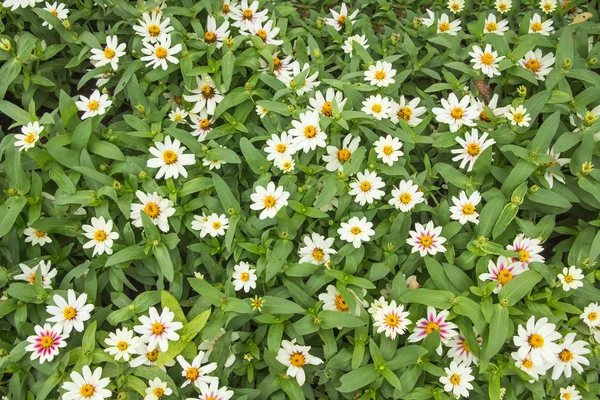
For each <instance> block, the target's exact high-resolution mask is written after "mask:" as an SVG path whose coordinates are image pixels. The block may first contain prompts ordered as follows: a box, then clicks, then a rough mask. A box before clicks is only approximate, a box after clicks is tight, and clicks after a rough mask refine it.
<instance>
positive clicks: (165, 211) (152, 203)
mask: <svg viewBox="0 0 600 400" xmlns="http://www.w3.org/2000/svg"><path fill="white" fill-rule="evenodd" d="M135 195H136V196H137V198H138V199H139V200H140V202H141V204H132V205H131V219H132V220H133V223H132V224H133V226H135V227H138V228H141V227H142V226H143V224H142V217H141V215H140V213H141V212H142V211H143V212H145V213H146V214H147V215H148V216H149V217H150V220H151V221H152V223H154V225H156V226H158V229H160V230H161V231H163V232H168V231H169V217H171V216H172V215H173V214H175V209H174V208H173V202H172V201H171V200H169V199H165V198H162V197H160V196H159V195H158V193H156V192H154V193H152V194H150V195H148V194H146V193H144V192H142V191H141V190H138V191H137V192H135Z"/></svg>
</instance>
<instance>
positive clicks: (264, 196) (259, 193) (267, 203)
mask: <svg viewBox="0 0 600 400" xmlns="http://www.w3.org/2000/svg"><path fill="white" fill-rule="evenodd" d="M289 197H290V193H289V192H286V191H284V190H283V186H275V183H273V182H269V183H268V184H267V187H266V188H264V187H262V186H256V188H255V189H254V193H252V194H251V195H250V199H251V200H252V201H253V202H254V203H252V204H251V205H250V208H251V209H252V210H255V211H258V210H262V212H261V213H260V216H259V217H258V218H259V219H266V218H274V217H275V215H276V214H277V212H278V211H279V210H281V208H282V207H285V206H287V204H288V201H287V200H288V198H289Z"/></svg>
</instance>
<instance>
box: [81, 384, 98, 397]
mask: <svg viewBox="0 0 600 400" xmlns="http://www.w3.org/2000/svg"><path fill="white" fill-rule="evenodd" d="M95 391H96V389H94V387H93V386H92V385H90V384H89V383H86V384H85V385H83V386H82V387H81V389H79V393H80V394H81V396H83V397H92V396H93V395H94V392H95Z"/></svg>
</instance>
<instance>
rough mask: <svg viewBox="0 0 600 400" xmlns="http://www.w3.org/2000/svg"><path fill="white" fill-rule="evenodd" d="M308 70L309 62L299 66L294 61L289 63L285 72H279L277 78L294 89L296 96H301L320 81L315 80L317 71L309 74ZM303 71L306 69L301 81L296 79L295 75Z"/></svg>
mask: <svg viewBox="0 0 600 400" xmlns="http://www.w3.org/2000/svg"><path fill="white" fill-rule="evenodd" d="M309 70H310V64H308V63H306V64H304V65H302V67H301V66H300V63H299V62H298V61H294V62H292V63H290V65H289V68H288V70H287V73H284V74H279V75H278V76H277V78H278V79H279V80H280V81H282V82H283V83H285V84H286V86H287V87H288V88H290V89H294V90H295V91H296V94H297V95H298V96H302V95H303V94H305V93H308V92H310V91H312V90H314V89H315V88H316V87H317V86H319V85H320V84H321V82H320V81H318V80H317V78H318V77H319V71H317V72H315V73H314V74H312V75H311V74H310V71H309ZM305 71H308V72H307V75H306V77H305V78H304V79H303V80H302V81H300V80H297V79H296V77H297V76H299V75H300V74H303V73H304V72H305Z"/></svg>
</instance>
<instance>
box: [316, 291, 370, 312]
mask: <svg viewBox="0 0 600 400" xmlns="http://www.w3.org/2000/svg"><path fill="white" fill-rule="evenodd" d="M325 290H326V291H325V293H321V294H320V295H319V300H321V301H322V302H323V310H327V311H339V312H350V308H349V306H348V303H347V302H346V300H344V298H343V297H342V294H341V293H340V292H339V291H338V290H337V288H336V287H335V286H334V285H327V288H326V289H325ZM348 292H349V293H350V294H351V295H352V297H354V302H355V307H354V311H353V313H354V315H356V316H359V315H360V310H361V309H362V308H363V307H367V306H368V305H369V303H367V302H366V301H364V300H362V299H360V298H359V297H358V296H357V295H356V293H354V291H352V289H348Z"/></svg>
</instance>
